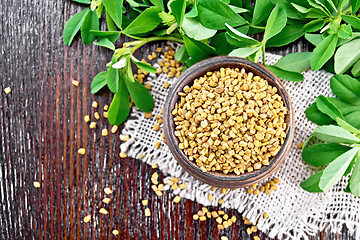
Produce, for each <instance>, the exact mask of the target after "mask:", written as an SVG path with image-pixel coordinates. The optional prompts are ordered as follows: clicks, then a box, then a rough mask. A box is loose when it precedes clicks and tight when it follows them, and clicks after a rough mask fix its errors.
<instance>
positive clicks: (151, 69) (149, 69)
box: [131, 55, 156, 73]
mask: <svg viewBox="0 0 360 240" xmlns="http://www.w3.org/2000/svg"><path fill="white" fill-rule="evenodd" d="M131 60H132V61H133V62H134V63H135V64H136V66H138V67H139V68H141V69H142V70H145V71H147V72H151V73H156V68H154V67H153V66H151V65H150V64H148V63H144V62H140V61H139V60H137V59H136V58H135V57H134V56H132V55H131Z"/></svg>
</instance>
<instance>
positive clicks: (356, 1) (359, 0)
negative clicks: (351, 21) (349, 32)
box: [350, 0, 360, 14]
mask: <svg viewBox="0 0 360 240" xmlns="http://www.w3.org/2000/svg"><path fill="white" fill-rule="evenodd" d="M350 3H351V12H352V13H353V14H356V12H357V11H358V10H359V7H360V0H351V1H350Z"/></svg>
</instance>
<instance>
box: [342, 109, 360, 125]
mask: <svg viewBox="0 0 360 240" xmlns="http://www.w3.org/2000/svg"><path fill="white" fill-rule="evenodd" d="M345 120H346V122H348V123H349V124H351V125H352V126H354V127H356V128H358V129H360V111H357V112H352V113H350V114H348V115H346V116H345Z"/></svg>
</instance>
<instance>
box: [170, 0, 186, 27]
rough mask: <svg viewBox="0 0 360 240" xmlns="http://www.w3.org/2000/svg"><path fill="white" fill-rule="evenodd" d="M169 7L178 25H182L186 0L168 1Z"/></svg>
mask: <svg viewBox="0 0 360 240" xmlns="http://www.w3.org/2000/svg"><path fill="white" fill-rule="evenodd" d="M170 8H171V11H172V12H173V14H174V17H175V19H176V22H177V23H178V25H179V26H182V23H183V20H184V14H185V8H186V0H174V1H172V2H170Z"/></svg>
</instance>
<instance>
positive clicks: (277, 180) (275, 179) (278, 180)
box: [273, 178, 281, 184]
mask: <svg viewBox="0 0 360 240" xmlns="http://www.w3.org/2000/svg"><path fill="white" fill-rule="evenodd" d="M273 181H274V183H275V184H279V183H280V182H281V181H280V179H279V178H274V179H273Z"/></svg>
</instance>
